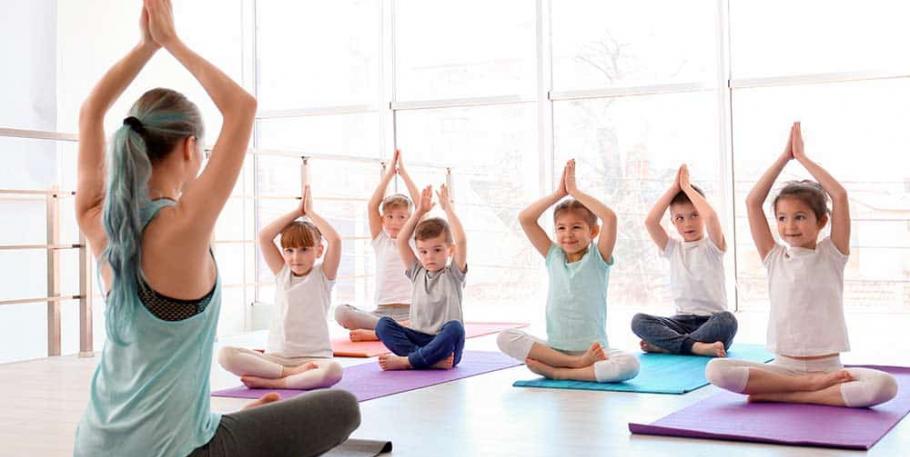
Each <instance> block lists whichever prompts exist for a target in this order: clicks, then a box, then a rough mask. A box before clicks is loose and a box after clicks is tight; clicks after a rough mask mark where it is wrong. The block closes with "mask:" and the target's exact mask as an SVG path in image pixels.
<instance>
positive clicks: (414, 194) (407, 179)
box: [395, 151, 420, 205]
mask: <svg viewBox="0 0 910 457" xmlns="http://www.w3.org/2000/svg"><path fill="white" fill-rule="evenodd" d="M395 152H396V153H397V155H398V161H397V164H398V166H397V172H398V176H401V180H402V181H404V186H405V187H407V188H408V195H409V196H410V197H411V201H412V202H414V205H417V200H418V199H420V189H418V188H417V185H416V184H414V180H413V179H411V175H409V174H408V171H407V170H405V168H404V161H403V160H401V151H395Z"/></svg>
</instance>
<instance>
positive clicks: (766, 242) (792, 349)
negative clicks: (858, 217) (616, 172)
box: [705, 122, 898, 408]
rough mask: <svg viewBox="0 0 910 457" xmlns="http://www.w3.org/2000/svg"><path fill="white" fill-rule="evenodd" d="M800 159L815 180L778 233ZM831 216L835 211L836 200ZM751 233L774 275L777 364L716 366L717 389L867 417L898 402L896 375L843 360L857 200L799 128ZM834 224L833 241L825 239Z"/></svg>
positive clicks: (762, 184)
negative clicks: (810, 152) (781, 182)
mask: <svg viewBox="0 0 910 457" xmlns="http://www.w3.org/2000/svg"><path fill="white" fill-rule="evenodd" d="M791 160H796V161H797V162H799V163H800V165H802V166H803V167H805V169H806V171H808V172H809V173H810V174H811V175H812V177H813V178H815V179H816V180H817V182H815V181H810V180H803V181H791V182H788V183H787V184H786V185H785V186H784V188H783V189H781V191H780V193H778V195H777V197H775V198H774V201H773V202H772V204H771V207H772V209H773V210H774V219H775V221H776V224H777V233H778V235H780V238H781V240H782V241H784V242H785V243H786V245H782V244H779V243H778V242H777V241H776V240H775V239H774V235H773V234H772V233H771V227H770V226H769V225H768V219H767V218H766V217H765V210H764V208H763V205H764V202H765V199H766V198H767V197H768V193H769V192H770V191H771V186H772V185H774V181H775V180H776V179H777V177H778V176H779V175H780V173H781V172H782V171H783V169H784V167H786V166H787V164H788V163H789V162H790V161H791ZM829 196H830V198H831V202H832V205H831V209H830V211H829V210H828V197H829ZM746 209H747V210H748V213H749V228H750V230H751V231H752V240H753V241H754V242H755V247H756V248H757V249H758V254H759V255H760V256H761V259H762V263H763V264H764V265H765V268H766V269H767V270H768V296H769V299H770V305H771V309H770V311H771V312H770V316H769V318H768V350H770V351H772V352H774V353H775V358H774V362H773V363H771V364H769V365H766V364H761V363H755V362H748V361H744V360H729V359H728V360H712V361H711V362H710V363H708V366H707V367H706V368H705V377H706V378H707V379H708V382H710V383H711V384H714V385H715V386H717V387H720V388H722V389H726V390H729V391H731V392H736V393H741V394H745V395H748V396H749V401H750V402H766V401H767V402H784V403H813V404H822V405H829V406H846V407H849V408H865V407H869V406H875V405H878V404H881V403H884V402H887V401H889V400H891V399H892V398H894V397H895V396H896V395H897V390H898V386H897V381H896V380H895V378H894V376H892V375H891V374H889V373H887V372H884V371H880V370H874V369H871V368H855V367H850V368H844V365H843V364H842V363H841V360H840V353H841V352H846V351H849V350H850V341H849V339H848V336H847V323H846V319H845V317H844V269H845V267H846V266H847V259H848V256H849V255H850V200H849V198H848V197H847V190H846V189H844V187H843V186H841V184H840V183H839V182H837V180H836V179H834V177H833V176H831V175H830V174H829V173H828V172H827V171H826V170H825V169H824V168H822V167H821V166H820V165H818V164H817V163H815V162H814V161H812V160H811V159H809V158H808V157H807V156H806V154H805V151H804V150H803V138H802V128H801V126H800V124H799V122H796V123H794V124H793V125H792V126H791V127H790V140H789V142H788V143H787V146H786V148H784V152H783V154H781V155H780V156H779V157H778V158H777V160H776V161H775V162H774V164H773V165H771V167H770V168H769V169H768V170H767V171H766V172H765V174H763V175H762V177H761V178H760V179H759V180H758V181H757V182H756V183H755V187H753V188H752V191H751V192H749V196H748V197H746ZM829 220H830V221H831V235H830V236H828V237H826V238H824V239H822V240H821V241H819V240H818V237H819V234H820V233H821V231H822V229H823V228H824V227H825V225H826V224H827V223H828V221H829Z"/></svg>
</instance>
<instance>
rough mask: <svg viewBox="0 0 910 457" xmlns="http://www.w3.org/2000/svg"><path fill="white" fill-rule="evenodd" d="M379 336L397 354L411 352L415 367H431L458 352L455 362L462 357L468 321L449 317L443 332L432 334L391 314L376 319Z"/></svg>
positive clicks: (413, 366)
mask: <svg viewBox="0 0 910 457" xmlns="http://www.w3.org/2000/svg"><path fill="white" fill-rule="evenodd" d="M375 332H376V336H377V337H379V340H380V341H382V344H385V345H386V347H387V348H389V349H390V350H391V351H392V352H394V353H395V355H401V356H404V355H406V356H408V361H409V362H410V363H411V367H412V368H416V369H421V368H429V367H431V366H433V365H434V364H435V363H436V362H439V361H440V360H443V359H445V358H446V357H448V356H449V355H450V354H452V353H454V354H455V362H454V364H453V365H452V366H455V365H458V362H460V361H461V352H462V350H464V325H462V324H461V322H459V321H449V322H446V323H445V324H443V325H442V328H440V329H439V333H438V334H436V335H428V334H426V333H423V332H418V331H417V330H412V329H409V328H407V327H405V326H403V325H401V324H399V323H398V322H395V320H394V319H392V318H390V317H383V318H382V319H379V322H377V323H376V330H375Z"/></svg>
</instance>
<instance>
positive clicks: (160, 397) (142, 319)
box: [74, 200, 221, 457]
mask: <svg viewBox="0 0 910 457" xmlns="http://www.w3.org/2000/svg"><path fill="white" fill-rule="evenodd" d="M174 204H175V203H174V202H173V201H171V200H156V201H153V202H152V203H151V205H150V206H149V207H148V208H146V209H144V210H143V214H142V216H143V217H142V223H143V228H144V227H146V226H148V223H149V222H150V221H151V220H152V219H153V218H154V217H155V216H156V215H157V214H158V211H159V210H160V209H161V208H164V207H165V206H171V205H174ZM125 305H126V306H130V307H132V308H133V310H132V311H133V313H132V315H133V320H132V323H131V325H130V326H129V327H128V328H127V330H126V332H124V339H125V340H126V344H123V345H119V344H116V343H114V342H112V341H111V340H110V339H109V338H108V339H107V340H106V341H105V344H104V349H103V352H102V355H101V361H100V363H99V364H98V367H97V368H96V369H95V374H94V376H93V377H92V383H91V397H90V399H89V404H88V408H87V409H86V411H85V415H84V416H83V417H82V421H81V422H80V423H79V427H78V428H77V430H76V443H75V452H74V455H75V456H77V457H82V456H85V457H88V456H92V457H100V456H112V457H113V456H117V457H128V456H152V457H177V456H179V457H185V456H186V455H188V454H189V453H191V452H192V451H193V450H194V449H196V448H197V447H199V446H202V445H204V444H206V443H208V442H209V441H210V440H211V439H212V436H214V434H215V430H216V429H217V428H218V424H219V422H220V420H221V415H220V414H217V413H213V412H211V410H210V408H209V374H210V371H211V364H212V347H213V343H214V340H215V332H216V329H217V326H218V314H219V311H220V309H221V279H220V276H216V279H215V288H214V291H213V293H212V294H211V297H210V301H209V302H208V304H207V305H206V306H205V309H204V310H203V311H202V312H201V313H199V314H196V315H195V316H193V317H190V318H188V319H184V320H181V321H164V320H161V319H159V318H157V317H155V316H154V315H153V314H152V313H151V312H149V311H148V310H147V309H146V308H145V306H144V305H143V304H142V302H140V301H139V297H138V296H134V297H130V298H129V303H125Z"/></svg>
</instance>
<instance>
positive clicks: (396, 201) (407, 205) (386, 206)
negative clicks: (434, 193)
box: [380, 194, 411, 213]
mask: <svg viewBox="0 0 910 457" xmlns="http://www.w3.org/2000/svg"><path fill="white" fill-rule="evenodd" d="M394 208H403V209H405V210H407V211H411V199H410V198H408V197H407V196H406V195H404V194H392V195H389V196H388V197H386V198H383V199H382V205H381V206H380V209H381V210H382V212H383V213H385V212H386V211H388V210H390V209H394Z"/></svg>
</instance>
